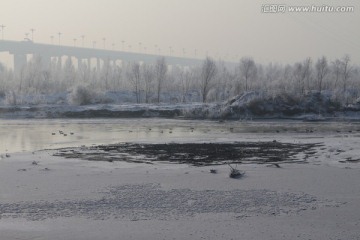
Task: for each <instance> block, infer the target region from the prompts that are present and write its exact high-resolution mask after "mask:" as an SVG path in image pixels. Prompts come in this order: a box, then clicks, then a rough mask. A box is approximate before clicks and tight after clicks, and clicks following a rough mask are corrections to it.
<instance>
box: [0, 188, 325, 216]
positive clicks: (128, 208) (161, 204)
mask: <svg viewBox="0 0 360 240" xmlns="http://www.w3.org/2000/svg"><path fill="white" fill-rule="evenodd" d="M102 195H103V196H102V197H100V198H98V199H84V200H64V201H61V200H59V201H54V202H49V201H37V202H18V203H0V218H24V219H27V220H31V221H39V220H45V219H49V218H59V217H83V218H88V219H97V220H104V219H120V220H131V221H138V220H151V219H160V220H169V219H179V218H184V217H193V216H195V215H197V214H207V213H232V214H234V215H233V216H234V217H236V218H242V217H252V216H258V215H267V216H278V215H289V214H297V213H298V212H300V211H304V210H314V209H316V208H318V207H319V206H330V205H331V204H332V203H330V202H328V201H325V202H324V201H319V200H318V199H317V198H316V197H314V196H312V195H308V194H304V193H289V192H276V191H269V190H231V191H218V190H199V191H195V190H190V189H172V190H164V189H161V187H160V185H158V184H144V185H122V186H112V187H109V188H108V189H106V190H105V191H104V192H102ZM329 204H330V205H329Z"/></svg>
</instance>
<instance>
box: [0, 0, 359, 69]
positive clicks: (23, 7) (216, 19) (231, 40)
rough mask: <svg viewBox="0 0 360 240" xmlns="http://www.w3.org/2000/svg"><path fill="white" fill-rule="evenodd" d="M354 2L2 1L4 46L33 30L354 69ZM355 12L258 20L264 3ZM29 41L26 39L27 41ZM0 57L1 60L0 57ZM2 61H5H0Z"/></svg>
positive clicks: (178, 51) (41, 38)
mask: <svg viewBox="0 0 360 240" xmlns="http://www.w3.org/2000/svg"><path fill="white" fill-rule="evenodd" d="M359 2H360V1H358V0H352V1H350V0H336V1H335V0H303V1H298V0H282V1H277V0H0V25H5V26H6V27H5V29H4V39H8V40H19V41H20V40H23V39H24V37H25V33H30V29H31V28H34V29H35V32H34V41H35V42H43V43H51V40H50V36H51V35H53V36H54V43H56V44H57V43H58V34H57V33H58V32H61V33H62V36H61V43H62V44H63V45H74V41H73V39H74V38H77V45H78V46H80V45H81V37H80V36H81V35H85V46H87V47H92V42H93V41H97V44H96V46H97V47H98V48H102V47H103V40H102V38H104V37H105V38H106V47H107V48H108V49H110V48H112V46H111V45H112V44H113V43H114V44H115V49H118V50H121V49H122V41H125V49H129V48H128V46H129V45H131V46H132V47H131V50H132V51H135V50H136V51H138V50H139V48H140V46H139V42H141V51H143V52H144V51H145V50H144V47H146V51H147V52H148V53H154V51H155V45H158V46H159V47H160V49H161V53H163V54H169V47H170V46H171V48H172V49H173V55H179V56H182V55H183V49H185V55H186V56H188V57H189V56H191V57H193V56H194V54H195V49H197V56H198V57H203V56H205V54H206V52H208V54H209V55H210V56H212V57H215V58H219V57H220V58H222V59H225V60H231V61H235V59H237V60H238V59H239V58H240V57H242V56H252V57H253V58H254V59H255V60H256V61H259V62H262V63H267V62H270V61H271V62H279V63H293V62H295V61H300V60H303V59H304V58H306V57H308V56H309V57H313V58H317V57H320V56H322V55H326V56H328V57H329V58H331V59H333V58H335V57H342V56H343V55H344V54H349V55H350V56H351V58H352V61H353V62H354V63H357V64H360V27H359V24H360V3H359ZM269 3H270V4H276V3H284V4H286V5H287V6H292V5H317V6H321V5H323V4H326V5H329V6H354V7H355V11H354V12H353V13H324V12H323V13H290V12H285V13H262V12H261V8H262V5H263V4H269ZM30 36H31V34H30ZM1 56H2V58H4V57H3V54H2V55H0V57H1ZM0 60H2V61H4V60H3V59H0Z"/></svg>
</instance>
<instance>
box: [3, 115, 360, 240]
mask: <svg viewBox="0 0 360 240" xmlns="http://www.w3.org/2000/svg"><path fill="white" fill-rule="evenodd" d="M87 121H88V120H87ZM111 121H114V120H111ZM145 122H146V123H145ZM181 122H182V123H181ZM7 123H9V122H7ZM130 123H131V124H130ZM14 124H15V123H14ZM17 124H19V125H20V124H25V125H26V120H23V121H20V123H19V122H18V123H17ZM27 124H28V126H27V127H28V128H29V127H30V126H29V124H37V125H40V124H39V122H38V123H36V121H34V122H33V123H27ZM73 124H74V123H73ZM77 124H78V125H76V124H75V125H76V126H78V128H77V129H80V128H81V127H84V125H81V124H79V122H78V123H77ZM87 124H89V123H87ZM98 124H99V123H97V124H94V123H91V124H90V126H88V127H89V128H88V129H91V128H92V127H94V126H96V127H95V129H96V128H98V130H95V134H96V132H97V131H98V132H101V129H106V128H108V127H109V126H110V125H109V123H107V124H104V125H103V127H104V128H102V127H99V125H98ZM112 124H113V126H112V128H111V129H112V130H109V132H111V131H115V132H116V133H117V134H118V135H119V142H123V141H122V140H121V138H122V137H121V134H119V133H124V131H122V130H121V129H125V128H126V126H125V125H126V123H125V122H124V120H123V121H122V122H121V121H120V123H118V124H119V125H117V127H116V124H117V123H116V122H112ZM128 124H129V125H128V126H132V128H131V129H129V128H128V129H127V132H129V130H131V131H134V132H136V131H137V130H136V129H139V131H138V132H137V133H138V134H140V132H144V135H141V134H140V136H141V137H140V138H135V137H134V136H135V135H134V136H132V135H130V136H132V137H133V138H131V137H129V139H128V140H129V141H130V140H131V141H133V142H144V141H148V142H153V141H155V142H224V141H228V142H232V141H256V142H257V141H273V140H277V141H280V142H289V143H309V142H317V143H322V146H319V147H318V148H317V149H316V151H317V152H316V154H314V155H312V156H311V157H309V158H307V161H308V163H307V164H294V163H292V164H290V163H286V164H285V163H281V164H280V166H281V168H276V167H273V166H268V165H266V164H263V165H259V164H245V165H239V166H238V168H239V169H241V170H244V171H245V176H244V177H243V178H241V179H231V178H229V176H228V175H229V167H228V166H227V165H222V166H211V167H210V166H208V167H194V166H189V165H185V164H180V165H179V164H176V165H175V164H166V163H154V164H150V165H149V164H142V163H138V164H135V163H127V162H94V161H91V162H90V161H84V160H79V159H63V158H60V157H55V156H53V154H54V153H55V152H56V151H57V150H43V151H34V152H22V153H12V152H10V151H9V152H8V153H7V154H5V153H3V154H2V156H1V159H0V189H1V191H0V217H1V218H0V233H1V236H0V239H10V240H11V239H55V240H56V239H59V240H60V239H79V240H80V239H84V240H85V239H90V240H91V239H94V240H95V239H147V240H148V239H274V240H275V239H276V240H277V239H320V240H321V239H324V240H325V239H326V240H327V239H344V240H345V239H346V240H348V239H353V240H355V239H359V236H360V230H359V223H360V217H359V216H360V201H359V198H360V195H359V193H360V185H359V184H357V183H358V182H359V180H360V179H359V178H360V174H359V170H360V168H359V164H360V163H357V162H356V161H348V160H357V159H358V158H359V157H358V156H359V155H360V151H359V148H358V146H359V143H360V133H359V132H358V131H357V130H360V129H359V128H358V127H359V125H357V124H355V123H341V124H336V123H328V124H320V123H301V122H298V123H293V122H290V123H287V122H248V123H239V122H225V123H220V122H196V121H180V120H167V121H161V120H159V119H154V120H151V121H149V120H144V121H143V122H142V121H139V122H138V125H137V124H136V123H134V120H130V119H129V120H128ZM50 125H51V126H53V128H54V129H56V128H57V127H59V126H60V127H61V126H62V130H63V131H66V130H69V128H70V127H69V126H75V125H70V124H69V125H67V124H66V121H65V122H62V123H60V124H59V125H57V123H56V122H55V123H54V122H52V123H51V124H50ZM13 126H14V125H13ZM119 126H123V127H124V128H121V127H119ZM134 126H138V128H136V127H134ZM149 126H152V128H151V130H150V129H149ZM174 126H178V128H173V127H174ZM30 128H31V127H30ZM170 128H172V133H171V134H170V133H169V132H163V133H161V130H164V129H167V130H169V129H170ZM46 129H47V130H46ZM3 130H4V129H3ZM48 130H49V128H45V130H43V131H44V132H46V131H47V132H48V134H49V136H50V138H51V137H54V138H55V137H58V136H57V135H54V136H53V135H51V131H48ZM191 130H193V131H194V130H195V134H194V132H191ZM154 131H155V132H156V133H152V132H154ZM84 132H86V131H84ZM134 132H131V133H130V132H129V133H130V134H135V133H134ZM145 133H148V135H146V134H145ZM56 134H58V133H56ZM83 134H84V133H83V132H75V135H73V136H76V135H78V136H80V137H81V136H82V135H83ZM159 134H162V135H159ZM181 134H182V135H181ZM83 136H84V138H79V139H78V142H77V144H78V145H79V146H80V145H81V144H82V140H83V139H84V140H86V141H85V142H86V144H89V145H91V140H89V139H88V138H87V135H83ZM146 136H148V137H146ZM159 136H161V137H159ZM62 137H63V138H66V137H64V136H62ZM69 137H70V136H69ZM99 138H100V139H101V138H102V136H100V137H99ZM104 139H105V138H104ZM93 140H94V141H95V142H96V141H97V139H96V136H94V139H93ZM112 140H114V139H112ZM103 143H106V142H103ZM64 144H65V145H66V144H68V145H74V143H73V142H72V141H68V143H63V142H62V143H61V144H59V145H61V146H64ZM298 157H299V158H304V157H306V156H304V154H299V156H298ZM214 168H215V169H216V170H217V174H212V173H210V169H214Z"/></svg>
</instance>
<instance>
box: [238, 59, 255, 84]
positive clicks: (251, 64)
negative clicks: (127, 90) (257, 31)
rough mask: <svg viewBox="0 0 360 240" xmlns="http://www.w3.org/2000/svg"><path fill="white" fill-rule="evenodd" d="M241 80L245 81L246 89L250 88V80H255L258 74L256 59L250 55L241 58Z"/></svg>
mask: <svg viewBox="0 0 360 240" xmlns="http://www.w3.org/2000/svg"><path fill="white" fill-rule="evenodd" d="M239 68H240V80H241V81H243V82H244V83H245V91H248V90H249V89H250V87H249V82H251V81H253V80H255V78H256V74H257V67H256V64H255V61H254V60H253V59H252V58H250V57H243V58H241V59H240V65H239Z"/></svg>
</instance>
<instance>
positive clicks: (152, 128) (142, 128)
mask: <svg viewBox="0 0 360 240" xmlns="http://www.w3.org/2000/svg"><path fill="white" fill-rule="evenodd" d="M310 131H311V132H313V131H314V132H321V133H323V134H326V133H336V132H346V131H351V132H356V131H360V125H359V124H356V123H352V124H350V123H302V122H284V121H276V122H238V121H230V122H225V123H224V122H217V121H195V120H171V119H91V120H84V119H71V120H69V119H56V120H0V154H2V153H5V152H9V153H11V152H22V151H35V150H41V149H49V148H61V147H72V146H81V145H92V144H96V145H98V144H109V143H118V142H172V141H174V142H186V141H187V142H191V141H192V142H195V141H213V140H226V139H234V140H237V139H242V138H244V137H245V135H246V136H247V137H251V136H253V135H261V136H268V137H273V135H274V134H276V133H279V132H280V133H283V134H291V135H296V134H298V133H305V132H310ZM60 132H63V134H60Z"/></svg>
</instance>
